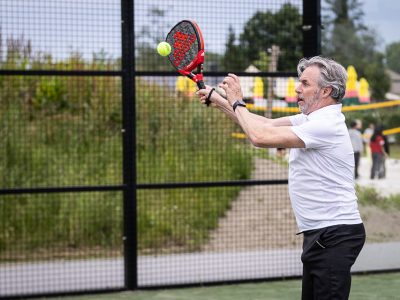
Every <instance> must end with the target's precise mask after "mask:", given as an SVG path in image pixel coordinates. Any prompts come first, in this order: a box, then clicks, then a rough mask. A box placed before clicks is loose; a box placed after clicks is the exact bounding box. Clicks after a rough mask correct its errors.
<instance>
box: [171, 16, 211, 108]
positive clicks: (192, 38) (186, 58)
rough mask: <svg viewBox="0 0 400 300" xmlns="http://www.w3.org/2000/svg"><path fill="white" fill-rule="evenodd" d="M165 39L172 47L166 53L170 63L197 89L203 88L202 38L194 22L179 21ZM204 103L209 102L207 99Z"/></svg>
mask: <svg viewBox="0 0 400 300" xmlns="http://www.w3.org/2000/svg"><path fill="white" fill-rule="evenodd" d="M165 41H166V42H167V43H168V44H170V45H171V48H172V51H171V53H170V54H169V55H168V58H169V61H170V62H171V64H172V65H173V66H174V67H175V68H176V69H177V70H178V72H179V73H180V74H182V75H184V76H187V77H189V78H190V79H191V80H193V81H194V82H195V83H196V84H197V87H198V88H199V89H204V88H205V85H204V81H203V64H204V40H203V36H202V34H201V31H200V28H199V26H198V25H197V24H196V22H194V21H191V20H183V21H180V22H179V23H178V24H176V25H175V26H174V27H173V28H172V29H171V31H170V32H169V33H168V34H167V37H166V39H165ZM206 104H207V105H209V104H210V101H209V100H208V99H207V101H206Z"/></svg>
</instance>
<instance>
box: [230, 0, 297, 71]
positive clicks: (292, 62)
mask: <svg viewBox="0 0 400 300" xmlns="http://www.w3.org/2000/svg"><path fill="white" fill-rule="evenodd" d="M301 23H302V17H301V15H300V13H299V11H298V8H297V7H295V6H293V5H292V4H290V3H286V4H284V5H282V7H281V8H280V9H279V10H278V11H277V12H275V13H274V12H271V11H267V12H256V13H255V14H254V16H253V17H252V18H251V19H250V20H249V21H248V22H247V23H246V24H245V26H244V29H243V33H242V34H241V35H240V37H239V44H238V45H236V44H235V36H234V34H233V31H232V30H230V32H229V36H228V41H227V49H226V52H225V58H224V62H225V63H224V65H225V67H226V68H227V69H229V70H240V71H242V70H243V69H244V68H245V67H247V66H248V65H249V64H251V63H253V62H254V61H256V60H259V59H260V53H261V52H266V51H268V49H269V48H271V47H272V45H277V46H279V47H280V50H281V52H280V56H279V62H278V71H293V70H294V68H295V66H296V65H297V63H298V61H299V59H300V58H301V57H302V46H301V42H302V32H301ZM239 67H240V69H238V68H239Z"/></svg>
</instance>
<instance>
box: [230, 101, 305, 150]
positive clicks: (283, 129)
mask: <svg viewBox="0 0 400 300" xmlns="http://www.w3.org/2000/svg"><path fill="white" fill-rule="evenodd" d="M235 114H236V117H237V120H238V124H239V125H240V126H241V127H242V129H243V131H244V132H245V133H246V135H247V137H248V138H249V140H250V142H251V143H252V144H253V145H255V146H257V147H265V148H270V147H275V148H305V144H304V142H303V141H302V140H301V139H300V138H299V137H298V136H297V135H296V134H295V133H294V132H293V131H292V129H291V124H290V126H287V125H285V124H287V121H288V120H289V118H288V117H287V119H284V118H280V119H282V120H280V119H276V120H277V123H278V124H283V125H279V126H274V125H271V124H266V123H263V122H260V121H259V120H256V119H253V118H251V117H250V116H249V114H251V113H250V112H249V111H248V110H247V109H246V108H245V107H238V108H237V109H236V112H235ZM289 123H290V121H289Z"/></svg>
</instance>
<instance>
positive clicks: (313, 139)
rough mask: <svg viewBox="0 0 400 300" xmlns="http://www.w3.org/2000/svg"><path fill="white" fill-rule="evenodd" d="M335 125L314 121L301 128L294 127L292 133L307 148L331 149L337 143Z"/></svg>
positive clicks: (302, 125)
mask: <svg viewBox="0 0 400 300" xmlns="http://www.w3.org/2000/svg"><path fill="white" fill-rule="evenodd" d="M334 128H335V126H334V124H329V123H327V122H323V121H321V120H312V121H308V122H306V123H303V124H301V125H299V126H292V131H293V132H294V134H296V135H297V136H298V137H299V138H300V139H301V140H302V141H303V142H304V144H305V145H306V148H314V149H323V148H329V147H331V145H332V144H333V143H334V141H335V134H336V130H335V129H334Z"/></svg>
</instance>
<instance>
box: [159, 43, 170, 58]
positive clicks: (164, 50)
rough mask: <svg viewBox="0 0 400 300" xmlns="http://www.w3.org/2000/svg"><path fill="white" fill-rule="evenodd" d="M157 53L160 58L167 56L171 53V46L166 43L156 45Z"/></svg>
mask: <svg viewBox="0 0 400 300" xmlns="http://www.w3.org/2000/svg"><path fill="white" fill-rule="evenodd" d="M157 52H158V54H160V55H161V56H167V55H169V54H170V53H171V45H170V44H168V43H167V42H161V43H159V44H158V45H157Z"/></svg>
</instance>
